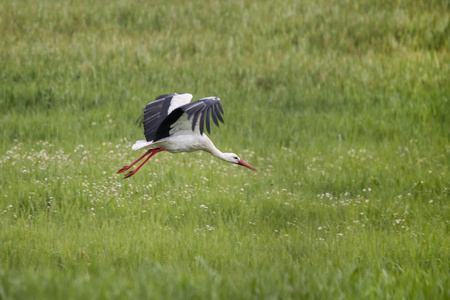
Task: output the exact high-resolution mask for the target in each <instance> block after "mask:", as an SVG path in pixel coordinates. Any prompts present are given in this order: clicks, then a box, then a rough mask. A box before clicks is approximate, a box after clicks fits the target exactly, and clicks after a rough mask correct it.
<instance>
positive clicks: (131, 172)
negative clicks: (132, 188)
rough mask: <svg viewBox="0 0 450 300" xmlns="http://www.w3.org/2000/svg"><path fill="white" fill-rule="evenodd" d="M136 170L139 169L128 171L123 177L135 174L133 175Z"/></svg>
mask: <svg viewBox="0 0 450 300" xmlns="http://www.w3.org/2000/svg"><path fill="white" fill-rule="evenodd" d="M136 171H137V170H133V171H130V172H128V173H127V174H126V175H125V176H124V177H123V179H125V178H128V177H131V176H133V175H134V174H135V173H136Z"/></svg>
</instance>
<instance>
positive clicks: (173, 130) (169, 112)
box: [117, 93, 257, 178]
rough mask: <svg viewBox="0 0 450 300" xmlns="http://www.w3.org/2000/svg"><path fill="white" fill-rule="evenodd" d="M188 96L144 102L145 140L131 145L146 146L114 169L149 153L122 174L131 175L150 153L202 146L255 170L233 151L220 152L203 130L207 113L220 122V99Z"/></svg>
mask: <svg viewBox="0 0 450 300" xmlns="http://www.w3.org/2000/svg"><path fill="white" fill-rule="evenodd" d="M191 100H192V95H191V94H177V93H174V94H167V95H161V96H159V97H158V98H156V99H155V101H153V102H150V103H149V104H147V106H146V107H145V109H144V121H143V123H144V133H145V140H139V141H136V143H135V144H134V145H133V147H132V149H133V150H138V149H141V148H144V149H148V150H147V152H145V153H144V155H142V156H141V157H140V158H139V159H138V160H136V161H135V162H133V163H132V164H130V165H128V166H124V167H123V168H122V169H120V170H119V171H118V172H117V173H122V172H125V171H126V170H128V169H130V168H131V167H132V166H134V165H135V164H136V163H137V162H139V161H140V160H142V159H143V158H144V157H146V156H147V155H148V157H147V158H146V159H145V160H144V162H143V163H141V164H140V165H139V166H138V167H137V168H136V169H135V170H133V171H130V172H128V173H127V174H126V175H125V177H124V178H128V177H130V176H133V175H134V174H135V173H136V172H137V171H138V170H139V169H140V168H141V167H142V166H143V165H144V164H145V163H146V162H147V161H148V160H149V159H150V158H151V157H152V156H153V155H155V154H156V153H158V152H161V151H166V150H167V151H169V152H170V153H178V152H192V151H197V150H203V151H207V152H209V153H211V154H212V155H214V156H216V157H218V158H220V159H222V160H224V161H227V162H230V163H234V164H238V165H241V166H244V167H247V168H250V169H252V170H255V171H257V169H256V168H255V167H253V166H251V165H249V164H248V163H246V162H245V161H243V160H242V159H240V158H239V157H238V156H237V155H236V154H234V153H222V152H221V151H220V150H219V149H217V148H216V147H215V146H214V144H213V142H211V140H210V139H209V138H208V137H207V136H206V135H205V134H204V133H203V128H204V123H206V130H207V131H208V133H209V132H210V116H211V118H212V120H213V122H214V124H216V125H217V126H219V122H218V121H221V122H222V123H223V119H222V116H221V113H222V114H223V109H222V104H221V103H220V99H219V98H217V97H207V98H203V99H200V100H197V101H195V102H192V103H190V101H191ZM192 117H193V118H192ZM199 117H200V120H199ZM191 119H192V120H191Z"/></svg>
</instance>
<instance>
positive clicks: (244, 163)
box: [238, 159, 258, 171]
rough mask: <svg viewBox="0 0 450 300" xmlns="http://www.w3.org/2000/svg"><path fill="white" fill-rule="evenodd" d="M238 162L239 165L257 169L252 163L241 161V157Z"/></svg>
mask: <svg viewBox="0 0 450 300" xmlns="http://www.w3.org/2000/svg"><path fill="white" fill-rule="evenodd" d="M238 164H239V165H241V166H244V167H247V168H249V169H252V170H254V171H258V169H257V168H255V167H254V166H252V165H250V164H248V163H246V162H245V161H243V160H242V159H240V160H239V161H238Z"/></svg>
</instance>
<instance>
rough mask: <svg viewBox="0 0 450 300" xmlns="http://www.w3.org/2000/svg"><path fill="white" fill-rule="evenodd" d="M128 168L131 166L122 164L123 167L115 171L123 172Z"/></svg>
mask: <svg viewBox="0 0 450 300" xmlns="http://www.w3.org/2000/svg"><path fill="white" fill-rule="evenodd" d="M129 168H131V166H123V168H122V169H120V170H119V171H117V173H123V172H125V171H126V170H128V169H129Z"/></svg>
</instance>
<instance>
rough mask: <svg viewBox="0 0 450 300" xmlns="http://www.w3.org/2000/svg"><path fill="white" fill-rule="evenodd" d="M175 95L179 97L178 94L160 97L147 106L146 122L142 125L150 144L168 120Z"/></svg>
mask: <svg viewBox="0 0 450 300" xmlns="http://www.w3.org/2000/svg"><path fill="white" fill-rule="evenodd" d="M175 95H177V93H173V94H165V95H160V96H158V97H157V98H156V99H155V101H153V102H150V103H149V104H147V105H146V106H145V108H144V120H143V122H142V123H143V124H144V134H145V139H146V140H147V141H148V142H149V141H153V140H154V139H155V135H156V131H157V130H158V128H159V126H160V125H161V124H162V122H163V121H164V120H165V119H166V117H167V111H168V110H169V107H170V102H171V101H172V98H173V96H175Z"/></svg>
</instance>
